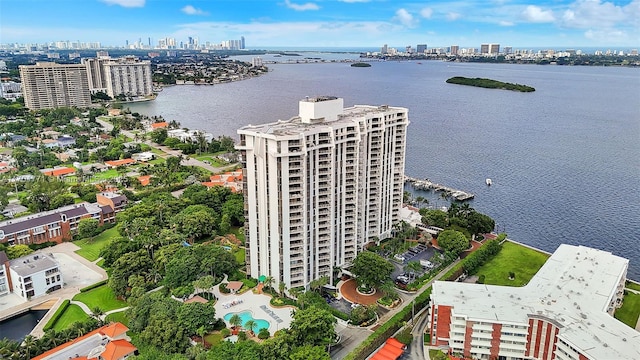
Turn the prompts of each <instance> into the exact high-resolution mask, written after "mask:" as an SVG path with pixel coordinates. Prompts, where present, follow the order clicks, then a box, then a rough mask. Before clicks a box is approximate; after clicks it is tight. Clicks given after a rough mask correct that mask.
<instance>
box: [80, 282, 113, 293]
mask: <svg viewBox="0 0 640 360" xmlns="http://www.w3.org/2000/svg"><path fill="white" fill-rule="evenodd" d="M107 281H108V279H107V280H102V281H98V282H97V283H95V284H93V285H89V286H86V287H83V288H82V289H80V292H87V291H89V290H93V289H95V288H97V287H100V286H102V285H105V284H106V283H107Z"/></svg>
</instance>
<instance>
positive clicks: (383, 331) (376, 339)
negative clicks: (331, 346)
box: [344, 286, 431, 360]
mask: <svg viewBox="0 0 640 360" xmlns="http://www.w3.org/2000/svg"><path fill="white" fill-rule="evenodd" d="M430 296H431V286H429V287H428V288H427V289H426V290H425V291H423V292H422V293H421V294H420V295H418V296H417V297H416V298H415V300H414V301H415V303H416V304H415V310H416V312H418V311H420V310H421V309H422V308H424V307H425V306H427V305H428V304H429V299H430ZM411 314H412V307H411V306H406V307H405V308H404V309H402V310H400V311H399V312H398V313H397V314H395V315H394V316H393V317H392V318H391V319H389V321H387V322H385V323H384V324H382V326H380V327H379V328H378V329H377V330H376V331H374V332H373V334H371V335H369V337H368V338H366V339H365V340H364V341H363V342H362V343H361V344H360V345H359V346H358V347H357V348H355V349H354V350H353V351H351V352H350V353H349V354H347V356H346V357H345V358H344V360H357V359H366V358H367V356H369V355H371V353H373V351H374V350H375V349H377V348H378V347H380V345H382V344H383V343H384V342H385V341H387V339H388V338H390V337H391V336H392V335H393V334H395V333H396V331H398V330H400V328H401V327H402V326H403V325H404V322H406V321H407V320H409V319H411Z"/></svg>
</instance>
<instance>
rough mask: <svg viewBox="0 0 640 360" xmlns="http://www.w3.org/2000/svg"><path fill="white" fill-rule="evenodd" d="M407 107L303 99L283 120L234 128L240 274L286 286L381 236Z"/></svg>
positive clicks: (392, 210) (327, 271)
mask: <svg viewBox="0 0 640 360" xmlns="http://www.w3.org/2000/svg"><path fill="white" fill-rule="evenodd" d="M407 114H408V111H407V109H406V108H399V107H390V106H386V105H385V106H363V105H356V106H353V107H349V108H344V106H343V99H341V98H336V97H318V98H306V99H305V100H302V101H300V103H299V114H298V116H296V117H293V118H291V119H289V120H285V121H278V122H275V123H268V124H264V125H257V126H251V125H249V126H245V127H243V128H241V129H239V130H238V134H239V135H240V145H238V149H239V150H241V151H242V153H243V161H244V172H245V174H244V179H245V180H244V181H245V183H244V193H245V213H246V219H247V223H246V224H247V225H246V234H247V235H246V238H247V244H248V245H249V246H248V249H247V271H249V273H250V274H251V276H253V277H259V276H260V275H266V276H272V277H273V278H274V279H275V281H276V282H277V283H280V282H284V283H285V285H286V286H287V287H288V288H293V287H298V286H306V285H308V284H309V282H311V281H312V280H314V279H317V278H319V277H321V276H325V275H326V276H329V278H330V279H331V281H333V276H334V274H333V269H334V267H344V266H347V265H349V264H350V263H351V261H352V260H353V259H354V258H355V256H356V254H357V253H358V252H359V251H360V250H361V249H362V247H363V246H364V244H366V243H368V242H370V241H375V240H377V239H382V238H386V237H389V236H390V235H391V230H392V225H393V224H394V223H395V222H396V221H397V220H398V213H399V211H400V208H401V204H402V195H403V184H404V166H405V147H406V129H407V126H408V124H409V120H408V116H407Z"/></svg>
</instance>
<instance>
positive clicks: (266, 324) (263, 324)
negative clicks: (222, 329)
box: [224, 311, 270, 333]
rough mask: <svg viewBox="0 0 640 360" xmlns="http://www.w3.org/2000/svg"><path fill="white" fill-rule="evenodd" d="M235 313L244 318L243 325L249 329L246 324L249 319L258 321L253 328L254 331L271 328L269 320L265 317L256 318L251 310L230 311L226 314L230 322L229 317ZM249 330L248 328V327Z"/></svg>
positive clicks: (225, 317) (226, 318)
mask: <svg viewBox="0 0 640 360" xmlns="http://www.w3.org/2000/svg"><path fill="white" fill-rule="evenodd" d="M233 314H238V316H240V319H241V320H242V327H243V328H245V329H247V327H246V326H245V324H246V323H247V321H249V320H252V319H253V321H255V322H256V327H254V328H253V331H254V332H256V333H257V332H259V331H260V329H267V330H268V329H269V325H270V324H269V322H268V321H267V320H263V319H254V318H253V315H252V314H251V311H243V312H239V313H228V314H227V315H225V316H224V319H225V320H226V321H227V322H229V319H231V317H232V316H233ZM247 330H248V329H247Z"/></svg>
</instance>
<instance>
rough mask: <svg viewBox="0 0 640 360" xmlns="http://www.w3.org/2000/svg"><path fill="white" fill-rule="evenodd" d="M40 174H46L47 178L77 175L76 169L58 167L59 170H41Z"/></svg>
mask: <svg viewBox="0 0 640 360" xmlns="http://www.w3.org/2000/svg"><path fill="white" fill-rule="evenodd" d="M40 172H42V173H43V174H45V175H47V176H55V177H62V176H68V175H73V174H75V173H76V169H74V168H71V167H58V168H53V169H44V170H40Z"/></svg>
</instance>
